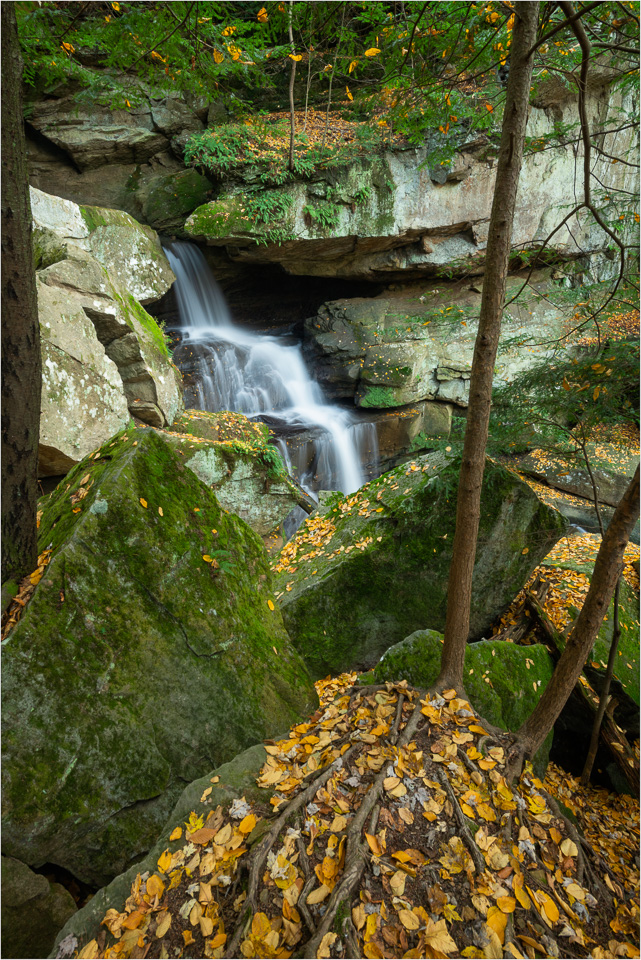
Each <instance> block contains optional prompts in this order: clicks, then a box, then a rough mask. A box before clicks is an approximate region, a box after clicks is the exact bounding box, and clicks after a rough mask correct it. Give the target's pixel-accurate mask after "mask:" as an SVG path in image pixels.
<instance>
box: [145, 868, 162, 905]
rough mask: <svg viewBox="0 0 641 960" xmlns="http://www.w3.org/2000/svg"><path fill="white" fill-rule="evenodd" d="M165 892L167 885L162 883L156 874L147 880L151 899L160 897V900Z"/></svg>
mask: <svg viewBox="0 0 641 960" xmlns="http://www.w3.org/2000/svg"><path fill="white" fill-rule="evenodd" d="M164 892H165V884H164V883H163V882H162V880H161V879H160V877H157V876H156V874H155V873H152V875H151V876H150V877H149V879H148V880H147V893H148V894H149V896H150V897H158V899H160V898H161V897H162V895H163V893H164Z"/></svg>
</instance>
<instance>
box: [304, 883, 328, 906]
mask: <svg viewBox="0 0 641 960" xmlns="http://www.w3.org/2000/svg"><path fill="white" fill-rule="evenodd" d="M330 893H331V890H330V889H329V887H327V886H326V885H325V884H324V883H322V884H321V885H320V887H316V889H315V890H312V892H311V893H310V894H309V896H308V897H307V902H308V903H311V904H314V903H320V902H321V901H322V900H324V899H325V897H328V896H329V894H330Z"/></svg>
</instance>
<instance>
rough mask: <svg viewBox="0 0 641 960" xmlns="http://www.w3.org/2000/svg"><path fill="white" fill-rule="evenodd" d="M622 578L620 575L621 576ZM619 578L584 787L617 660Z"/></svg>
mask: <svg viewBox="0 0 641 960" xmlns="http://www.w3.org/2000/svg"><path fill="white" fill-rule="evenodd" d="M621 576H622V575H621ZM621 576H619V579H618V580H617V585H616V587H615V588H614V619H613V622H612V642H611V643H610V655H609V657H608V665H607V667H606V670H605V677H604V678H603V684H602V686H601V689H600V690H599V707H598V710H597V712H596V716H595V718H594V724H593V725H592V736H591V737H590V746H589V748H588V755H587V757H586V758H585V765H584V767H583V773H582V774H581V784H582V786H584V787H587V785H588V783H589V782H590V777H591V775H592V767H593V766H594V760H595V757H596V752H597V750H598V747H599V734H600V733H601V724H602V723H603V717H604V716H605V709H606V707H607V705H608V697H609V695H610V684H611V682H612V675H613V673H614V664H615V662H616V658H617V650H618V648H619V637H620V636H621V626H620V623H619V594H620V593H621Z"/></svg>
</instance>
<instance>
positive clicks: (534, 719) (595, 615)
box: [516, 467, 639, 757]
mask: <svg viewBox="0 0 641 960" xmlns="http://www.w3.org/2000/svg"><path fill="white" fill-rule="evenodd" d="M638 517H639V468H638V467H637V470H636V473H635V475H634V477H633V478H632V480H631V481H630V484H629V486H628V488H627V490H626V491H625V493H624V495H623V498H622V499H621V502H620V503H619V505H618V507H617V508H616V510H615V511H614V516H613V517H612V520H611V522H610V526H609V527H608V529H607V530H606V532H605V536H604V537H603V540H602V541H601V546H600V548H599V552H598V554H597V558H596V562H595V564H594V573H593V574H592V581H591V583H590V589H589V590H588V594H587V596H586V598H585V602H584V604H583V607H582V609H581V612H580V613H579V615H578V617H577V618H576V621H575V623H574V628H573V630H572V632H571V634H570V636H569V637H568V640H567V643H566V645H565V650H564V651H563V653H562V654H561V658H560V660H559V662H558V664H557V666H556V669H555V671H554V673H553V674H552V679H551V680H550V682H549V683H548V685H547V687H546V688H545V690H544V692H543V696H542V697H541V699H540V700H539V702H538V703H537V705H536V707H535V708H534V710H533V711H532V713H531V714H530V716H529V717H528V719H527V720H526V721H525V723H524V724H523V726H522V727H521V729H520V730H519V731H518V733H517V735H516V736H517V747H518V750H519V752H520V754H521V755H522V756H524V757H532V756H534V754H535V753H536V751H537V750H538V749H539V747H540V746H541V744H542V743H543V741H544V740H545V738H546V737H547V735H548V733H549V732H550V730H551V729H552V727H553V726H554V724H555V722H556V719H557V717H558V716H559V714H560V713H561V710H562V709H563V707H564V705H565V702H566V700H567V699H568V697H569V696H570V694H571V692H572V689H573V687H574V685H575V683H576V682H577V680H578V679H579V676H580V674H581V671H582V670H583V666H584V664H585V661H586V660H587V657H588V654H589V653H590V650H591V649H592V646H593V644H594V641H595V640H596V636H597V634H598V632H599V627H600V626H601V624H602V623H603V618H604V616H605V615H606V613H607V611H608V607H609V606H610V600H611V599H612V594H613V593H614V588H615V586H616V583H617V580H618V579H619V575H620V573H621V565H622V563H623V554H624V553H625V548H626V546H627V544H628V540H629V539H630V533H631V532H632V530H633V528H634V525H635V523H636V522H637V519H638Z"/></svg>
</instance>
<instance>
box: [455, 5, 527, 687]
mask: <svg viewBox="0 0 641 960" xmlns="http://www.w3.org/2000/svg"><path fill="white" fill-rule="evenodd" d="M514 12H515V22H514V31H513V37H512V47H511V53H510V75H509V79H508V85H507V94H506V104H505V116H504V119H503V130H502V133H501V146H500V150H499V159H498V166H497V171H496V182H495V185H494V200H493V203H492V213H491V217H490V229H489V236H488V243H487V253H486V258H485V277H484V282H483V296H482V300H481V316H480V320H479V329H478V334H477V337H476V345H475V347H474V359H473V363H472V376H471V380H470V399H469V405H468V408H467V426H466V429H465V441H464V445H463V461H462V464H461V474H460V477H459V487H458V501H457V507H456V532H455V534H454V545H453V554H452V565H451V567H450V578H449V586H448V592H447V614H446V619H445V642H444V644H443V653H442V657H441V672H440V676H439V678H438V680H437V681H436V687H437V688H438V689H440V690H443V689H446V688H447V687H454V688H456V689H457V690H462V688H463V660H464V657H465V645H466V643H467V638H468V635H469V632H470V603H471V598H472V572H473V570H474V558H475V554H476V540H477V536H478V529H479V519H480V514H481V507H480V504H481V485H482V483H483V471H484V469H485V447H486V444H487V435H488V427H489V421H490V406H491V401H492V379H493V376H494V363H495V361H496V352H497V348H498V343H499V334H500V332H501V318H502V315H503V305H504V302H505V281H506V277H507V271H508V264H509V257H510V246H511V240H512V224H513V220H514V210H515V207H516V192H517V188H518V184H519V175H520V172H521V163H522V160H523V143H524V139H525V125H526V123H527V117H528V102H529V97H530V82H531V78H532V63H533V60H532V56H528V53H529V51H530V50H531V48H532V47H533V45H534V43H535V41H536V30H537V25H538V16H539V4H538V2H536V3H535V2H523V0H521V2H518V3H515V5H514Z"/></svg>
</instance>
